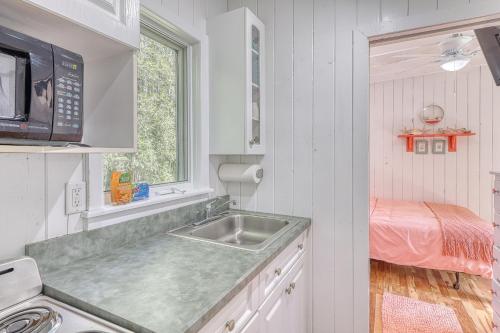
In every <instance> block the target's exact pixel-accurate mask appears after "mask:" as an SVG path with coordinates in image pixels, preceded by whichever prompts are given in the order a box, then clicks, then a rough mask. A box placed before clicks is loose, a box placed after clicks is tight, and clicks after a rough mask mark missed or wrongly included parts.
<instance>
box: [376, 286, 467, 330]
mask: <svg viewBox="0 0 500 333" xmlns="http://www.w3.org/2000/svg"><path fill="white" fill-rule="evenodd" d="M382 331H383V333H463V331H462V327H461V326H460V323H459V322H458V319H457V316H456V315H455V312H454V311H453V310H452V309H450V308H448V307H446V306H443V305H439V304H430V303H426V302H422V301H419V300H416V299H412V298H408V297H404V296H398V295H394V294H391V293H384V298H383V301H382Z"/></svg>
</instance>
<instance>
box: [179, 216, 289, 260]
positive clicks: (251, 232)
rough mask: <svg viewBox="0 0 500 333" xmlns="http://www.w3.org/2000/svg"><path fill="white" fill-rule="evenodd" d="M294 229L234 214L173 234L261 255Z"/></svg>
mask: <svg viewBox="0 0 500 333" xmlns="http://www.w3.org/2000/svg"><path fill="white" fill-rule="evenodd" d="M291 227H292V223H290V222H289V221H287V220H285V219H278V218H270V217H265V216H257V215H246V214H232V215H226V216H221V217H220V218H217V219H215V220H213V221H211V222H208V223H206V224H203V225H200V226H196V225H188V226H185V227H182V228H179V229H176V230H174V231H172V232H170V233H171V234H173V235H177V236H182V237H187V238H192V239H198V240H202V241H207V242H211V243H218V244H223V245H227V246H232V247H237V248H241V249H246V250H251V251H260V250H263V249H264V248H266V247H267V246H268V245H269V244H270V243H271V242H273V241H274V240H275V239H276V238H278V237H279V236H280V235H282V234H283V233H284V232H286V231H287V230H288V229H290V228H291Z"/></svg>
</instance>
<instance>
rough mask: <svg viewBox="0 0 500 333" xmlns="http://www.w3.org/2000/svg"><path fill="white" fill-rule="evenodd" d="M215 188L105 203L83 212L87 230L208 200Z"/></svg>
mask: <svg viewBox="0 0 500 333" xmlns="http://www.w3.org/2000/svg"><path fill="white" fill-rule="evenodd" d="M213 191H214V190H213V189H211V188H203V189H196V190H190V191H188V192H186V193H175V194H169V195H162V196H155V197H152V198H150V199H147V200H142V201H135V202H131V203H129V204H125V205H116V206H112V205H104V206H102V207H98V208H93V209H91V210H88V211H85V212H83V213H82V218H83V220H84V222H85V223H84V225H85V226H86V230H91V229H96V228H101V227H105V226H108V225H112V224H117V223H120V222H125V221H128V220H132V219H136V218H141V217H144V216H148V215H153V214H157V213H161V212H164V211H167V210H171V209H175V208H179V207H182V206H187V205H190V204H193V203H196V202H200V201H203V200H206V199H207V198H208V195H209V194H210V193H212V192H213Z"/></svg>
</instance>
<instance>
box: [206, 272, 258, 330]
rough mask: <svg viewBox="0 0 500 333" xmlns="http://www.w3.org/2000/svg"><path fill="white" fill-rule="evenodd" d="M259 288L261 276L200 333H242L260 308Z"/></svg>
mask: <svg viewBox="0 0 500 333" xmlns="http://www.w3.org/2000/svg"><path fill="white" fill-rule="evenodd" d="M258 287H259V276H257V277H256V278H255V279H253V281H252V282H250V283H249V284H248V285H247V286H246V287H245V289H243V290H242V291H241V292H240V293H239V294H238V295H236V296H235V297H234V298H233V299H232V300H231V301H230V302H229V303H228V304H227V305H226V306H225V307H224V308H223V309H222V310H221V311H220V312H219V313H217V314H216V315H215V317H214V318H212V320H210V322H209V323H208V324H206V325H205V326H204V327H203V328H202V329H201V330H200V331H199V333H227V332H240V331H241V330H242V329H243V327H245V325H246V324H247V322H248V321H249V320H250V318H252V316H253V314H254V313H255V311H257V308H258V307H259V290H258ZM230 327H231V328H232V329H231V330H230V329H229V328H230Z"/></svg>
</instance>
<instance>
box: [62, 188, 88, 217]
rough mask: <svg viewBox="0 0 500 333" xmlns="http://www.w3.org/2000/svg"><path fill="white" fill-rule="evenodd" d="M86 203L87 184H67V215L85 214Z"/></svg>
mask: <svg viewBox="0 0 500 333" xmlns="http://www.w3.org/2000/svg"><path fill="white" fill-rule="evenodd" d="M86 201H87V195H86V193H85V182H75V183H67V184H66V215H70V214H75V213H80V212H83V211H84V210H85V208H86V206H87V205H86Z"/></svg>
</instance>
